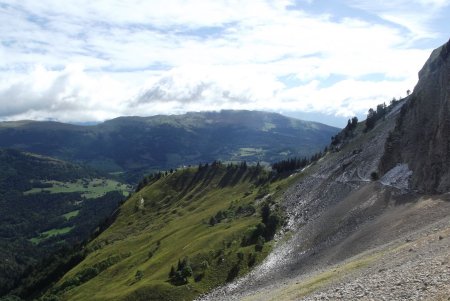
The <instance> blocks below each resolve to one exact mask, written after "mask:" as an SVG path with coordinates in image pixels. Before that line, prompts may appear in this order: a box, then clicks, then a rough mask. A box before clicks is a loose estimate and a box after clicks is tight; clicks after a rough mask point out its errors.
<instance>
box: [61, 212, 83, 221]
mask: <svg viewBox="0 0 450 301" xmlns="http://www.w3.org/2000/svg"><path fill="white" fill-rule="evenodd" d="M79 213H80V210H74V211H70V212H67V213H66V214H63V216H64V218H65V219H66V220H69V219H71V218H72V217H75V216H78V214H79Z"/></svg>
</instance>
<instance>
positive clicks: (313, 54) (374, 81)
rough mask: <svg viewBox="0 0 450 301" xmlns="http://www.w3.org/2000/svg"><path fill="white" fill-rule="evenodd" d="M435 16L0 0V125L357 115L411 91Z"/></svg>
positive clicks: (349, 7)
mask: <svg viewBox="0 0 450 301" xmlns="http://www.w3.org/2000/svg"><path fill="white" fill-rule="evenodd" d="M449 12H450V11H449V1H445V0H416V1H408V2H406V1H403V0H400V1H391V2H390V3H389V4H378V3H376V2H373V1H352V0H348V1H336V2H333V4H332V5H331V4H330V3H329V2H328V3H327V2H326V1H266V0H254V1H245V2H242V1H233V0H230V1H226V0H216V1H196V0H192V1H181V0H168V1H164V2H161V1H143V2H142V1H118V0H117V1H82V0H79V1H64V2H61V1H50V0H43V1H39V2H37V1H26V0H24V1H21V2H20V3H18V2H16V1H1V0H0V16H1V18H0V24H1V27H2V31H0V40H1V44H0V120H18V119H39V120H47V119H51V120H59V121H68V122H81V121H102V120H105V119H109V118H114V117H117V116H120V115H141V116H143V115H154V114H173V113H183V112H186V111H199V110H219V109H258V110H270V111H283V112H289V111H303V112H319V113H323V114H329V115H337V116H342V117H349V116H353V115H358V114H359V115H361V114H363V113H364V112H365V111H367V109H368V108H369V107H371V106H374V105H376V104H377V103H380V102H383V101H386V102H388V101H389V100H390V99H392V97H399V96H401V95H405V91H406V90H407V89H412V87H413V86H414V84H415V83H416V81H417V72H418V70H419V69H420V67H421V66H422V65H423V63H424V62H425V60H426V58H427V57H428V56H429V54H430V51H431V49H432V48H435V47H437V46H439V45H440V44H442V43H443V42H445V41H446V40H447V39H448V36H446V33H448V29H449V28H448V25H447V23H448V22H445V16H446V15H447V16H448V15H449ZM322 121H324V122H326V120H322Z"/></svg>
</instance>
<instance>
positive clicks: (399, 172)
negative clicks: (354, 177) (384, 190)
mask: <svg viewBox="0 0 450 301" xmlns="http://www.w3.org/2000/svg"><path fill="white" fill-rule="evenodd" d="M411 176H412V171H411V170H410V169H409V168H408V164H397V166H395V167H394V168H392V169H391V170H389V171H388V172H387V173H385V174H384V176H383V177H382V178H381V179H380V183H381V184H383V185H387V186H392V187H395V188H397V189H400V190H401V191H407V190H408V189H409V182H410V180H411Z"/></svg>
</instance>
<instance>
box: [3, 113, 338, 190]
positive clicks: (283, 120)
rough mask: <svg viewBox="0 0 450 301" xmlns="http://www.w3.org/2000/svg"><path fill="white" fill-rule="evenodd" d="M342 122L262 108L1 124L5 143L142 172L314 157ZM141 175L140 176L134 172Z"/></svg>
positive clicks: (99, 165) (101, 166)
mask: <svg viewBox="0 0 450 301" xmlns="http://www.w3.org/2000/svg"><path fill="white" fill-rule="evenodd" d="M337 131H338V129H337V128H334V127H330V126H327V125H323V124H320V123H314V122H307V121H300V120H297V119H294V118H289V117H285V116H282V115H280V114H277V113H267V112H259V111H231V110H229V111H221V112H194V113H187V114H183V115H168V116H167V115H159V116H151V117H118V118H116V119H112V120H109V121H106V122H103V123H101V124H98V125H91V126H77V125H72V124H65V123H58V122H48V121H46V122H28V121H20V122H7V123H0V147H10V148H19V149H22V150H25V151H30V152H35V153H40V154H45V155H48V156H52V157H57V158H61V159H64V160H69V161H75V162H81V163H84V164H88V165H90V166H93V167H94V168H97V169H101V170H104V171H108V172H125V173H127V172H129V173H130V174H136V175H135V176H134V177H136V176H138V177H140V176H141V175H142V174H143V173H145V172H149V171H152V170H167V169H170V168H176V167H179V166H183V165H189V164H198V163H199V162H212V161H214V160H222V161H244V160H245V161H250V162H255V163H256V162H258V161H265V162H267V163H272V162H274V161H277V160H279V159H281V158H283V157H284V156H286V155H291V156H309V155H312V154H313V153H315V152H317V151H318V150H321V149H323V147H324V146H325V145H327V144H328V143H329V141H330V140H329V139H330V137H331V136H332V135H334V134H335V133H336V132H337ZM134 181H136V179H134Z"/></svg>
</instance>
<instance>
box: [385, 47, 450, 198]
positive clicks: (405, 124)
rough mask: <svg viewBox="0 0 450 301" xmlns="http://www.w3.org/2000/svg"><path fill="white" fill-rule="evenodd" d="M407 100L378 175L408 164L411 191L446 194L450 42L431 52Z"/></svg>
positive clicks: (449, 155)
mask: <svg viewBox="0 0 450 301" xmlns="http://www.w3.org/2000/svg"><path fill="white" fill-rule="evenodd" d="M408 98H409V99H408V102H407V103H406V104H405V105H404V106H403V108H402V110H401V113H400V116H399V118H398V120H397V124H396V127H395V129H394V131H393V132H392V133H391V135H390V137H389V139H388V141H387V143H386V146H385V153H384V155H383V157H382V160H381V162H380V171H381V173H382V174H384V173H386V172H388V171H389V170H391V169H392V168H394V167H395V166H396V165H397V164H408V167H409V168H410V169H411V170H412V172H413V174H412V178H411V185H412V188H413V189H416V190H418V191H419V192H425V193H442V192H446V191H449V190H450V41H449V42H448V43H446V44H445V45H443V46H441V47H439V48H438V49H436V50H434V51H433V52H432V54H431V56H430V58H429V59H428V61H427V62H426V63H425V65H424V67H423V68H422V70H421V71H420V72H419V82H418V84H417V86H416V87H415V89H414V92H413V93H412V94H411V96H409V97H408Z"/></svg>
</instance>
